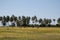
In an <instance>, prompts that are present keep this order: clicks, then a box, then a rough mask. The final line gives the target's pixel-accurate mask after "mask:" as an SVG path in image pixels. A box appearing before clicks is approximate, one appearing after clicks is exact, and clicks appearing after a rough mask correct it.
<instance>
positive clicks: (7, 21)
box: [6, 16, 10, 26]
mask: <svg viewBox="0 0 60 40" xmlns="http://www.w3.org/2000/svg"><path fill="white" fill-rule="evenodd" d="M9 20H10V17H9V16H7V17H6V23H8V26H9Z"/></svg>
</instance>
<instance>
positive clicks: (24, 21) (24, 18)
mask: <svg viewBox="0 0 60 40" xmlns="http://www.w3.org/2000/svg"><path fill="white" fill-rule="evenodd" d="M22 21H23V26H26V17H25V16H22Z"/></svg>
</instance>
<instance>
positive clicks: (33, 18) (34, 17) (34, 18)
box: [32, 16, 37, 26]
mask: <svg viewBox="0 0 60 40" xmlns="http://www.w3.org/2000/svg"><path fill="white" fill-rule="evenodd" d="M32 22H33V23H35V24H34V26H35V25H36V22H37V17H36V16H33V17H32Z"/></svg>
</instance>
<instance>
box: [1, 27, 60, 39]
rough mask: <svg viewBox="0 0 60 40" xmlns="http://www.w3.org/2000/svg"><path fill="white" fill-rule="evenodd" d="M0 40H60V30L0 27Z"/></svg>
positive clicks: (51, 28) (52, 28)
mask: <svg viewBox="0 0 60 40" xmlns="http://www.w3.org/2000/svg"><path fill="white" fill-rule="evenodd" d="M0 40H60V28H57V27H55V28H54V27H50V28H49V27H46V28H45V27H43V28H41V27H40V28H29V27H27V28H19V27H0Z"/></svg>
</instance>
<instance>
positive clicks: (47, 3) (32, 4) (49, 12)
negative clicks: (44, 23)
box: [0, 0, 60, 18]
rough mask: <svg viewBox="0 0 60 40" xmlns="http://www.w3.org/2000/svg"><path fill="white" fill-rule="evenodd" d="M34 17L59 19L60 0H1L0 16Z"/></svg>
mask: <svg viewBox="0 0 60 40" xmlns="http://www.w3.org/2000/svg"><path fill="white" fill-rule="evenodd" d="M13 14H14V15H16V16H22V15H24V16H34V15H36V16H37V17H38V18H59V17H60V0H0V16H3V15H5V16H6V15H10V16H11V15H13Z"/></svg>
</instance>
